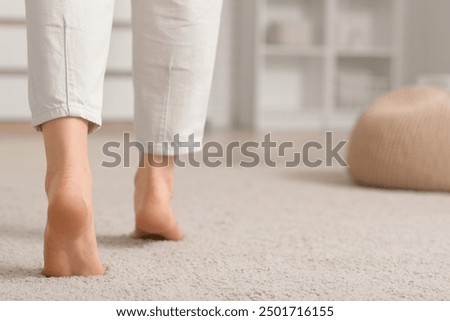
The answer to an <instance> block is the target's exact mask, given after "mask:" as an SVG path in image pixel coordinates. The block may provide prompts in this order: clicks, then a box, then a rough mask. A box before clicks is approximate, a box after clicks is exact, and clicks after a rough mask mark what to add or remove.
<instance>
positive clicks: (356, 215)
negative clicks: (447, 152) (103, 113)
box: [0, 131, 450, 300]
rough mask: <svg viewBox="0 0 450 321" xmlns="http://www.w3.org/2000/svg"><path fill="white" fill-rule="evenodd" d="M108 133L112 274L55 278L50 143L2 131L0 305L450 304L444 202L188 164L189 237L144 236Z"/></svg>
mask: <svg viewBox="0 0 450 321" xmlns="http://www.w3.org/2000/svg"><path fill="white" fill-rule="evenodd" d="M310 136H311V135H310ZM312 136H314V135H312ZM302 137H303V136H302ZM304 137H306V136H304ZM111 138H116V139H117V138H118V135H117V134H114V132H111V131H110V132H108V131H106V132H101V133H99V134H95V135H94V136H93V137H92V140H91V156H92V166H93V172H94V175H95V179H96V180H95V209H96V223H97V234H98V241H99V247H100V253H101V257H102V259H103V261H104V263H105V264H106V265H107V266H108V268H109V272H108V274H107V275H106V276H104V277H97V278H65V279H48V278H44V277H42V276H40V274H39V272H40V267H41V265H42V233H43V227H44V224H45V195H44V193H43V189H42V187H43V169H44V159H43V156H44V155H43V151H42V143H41V141H40V137H39V135H38V134H11V133H7V132H5V131H2V132H0V152H1V156H0V157H1V158H0V214H1V222H0V255H1V256H0V300H85V299H89V300H405V299H408V300H450V255H449V253H450V233H449V231H450V228H449V227H450V213H449V211H450V197H449V195H447V194H440V193H418V192H412V191H388V190H377V189H367V188H361V187H356V186H354V185H352V184H351V182H350V181H349V179H348V177H347V175H346V172H345V170H343V169H339V168H334V169H315V170H310V169H305V168H303V167H301V168H297V169H289V170H288V169H283V168H279V169H270V168H265V167H259V168H255V169H239V168H237V167H235V168H232V169H227V168H219V169H206V168H201V169H193V168H188V169H178V171H177V194H176V198H175V201H174V202H175V204H174V205H175V209H176V212H177V213H178V217H179V221H180V223H181V225H182V227H183V229H184V231H185V232H186V235H187V236H186V239H185V240H184V241H183V242H181V243H173V242H156V241H136V240H132V239H130V238H128V237H127V233H128V232H130V231H131V230H132V227H133V211H132V183H131V182H132V177H133V174H134V170H132V169H123V168H118V169H104V168H101V167H100V166H99V164H100V162H101V160H103V159H104V158H103V157H102V155H101V149H100V147H101V145H102V142H104V141H106V140H108V139H111ZM299 139H300V138H297V140H299ZM302 139H304V138H302ZM300 140H301V139H300Z"/></svg>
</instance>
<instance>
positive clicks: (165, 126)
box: [160, 56, 173, 142]
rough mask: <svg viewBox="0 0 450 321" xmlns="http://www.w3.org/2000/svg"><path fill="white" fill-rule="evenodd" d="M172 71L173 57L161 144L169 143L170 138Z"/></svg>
mask: <svg viewBox="0 0 450 321" xmlns="http://www.w3.org/2000/svg"><path fill="white" fill-rule="evenodd" d="M172 69H173V56H172V57H171V58H170V63H169V81H168V82H169V83H168V88H167V97H166V103H165V111H164V118H163V124H164V125H163V131H164V132H163V134H162V138H163V139H162V140H160V142H163V141H166V142H167V141H169V138H168V137H167V123H168V119H169V114H170V97H171V95H172Z"/></svg>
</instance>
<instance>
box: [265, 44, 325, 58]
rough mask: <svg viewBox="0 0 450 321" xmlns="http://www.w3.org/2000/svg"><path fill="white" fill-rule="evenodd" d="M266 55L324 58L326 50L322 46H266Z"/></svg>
mask: <svg viewBox="0 0 450 321" xmlns="http://www.w3.org/2000/svg"><path fill="white" fill-rule="evenodd" d="M264 53H265V54H266V55H268V56H300V57H322V56H324V55H325V48H324V47H321V46H295V45H272V44H270V45H266V46H265V48H264Z"/></svg>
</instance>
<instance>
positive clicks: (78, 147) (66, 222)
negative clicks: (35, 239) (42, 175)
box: [42, 118, 105, 276]
mask: <svg viewBox="0 0 450 321" xmlns="http://www.w3.org/2000/svg"><path fill="white" fill-rule="evenodd" d="M43 133H44V141H45V149H46V155H47V177H46V184H45V188H46V192H47V196H48V213H47V215H48V217H47V226H46V229H45V235H44V269H43V271H42V273H43V274H44V275H46V276H75V275H77V276H88V275H102V274H104V273H105V268H104V267H103V265H102V264H101V262H100V259H99V257H98V254H97V241H96V238H95V228H94V221H93V212H92V178H91V174H90V169H89V162H88V159H87V123H86V122H85V121H83V120H81V119H78V118H61V119H57V120H53V121H50V122H48V123H46V124H44V126H43Z"/></svg>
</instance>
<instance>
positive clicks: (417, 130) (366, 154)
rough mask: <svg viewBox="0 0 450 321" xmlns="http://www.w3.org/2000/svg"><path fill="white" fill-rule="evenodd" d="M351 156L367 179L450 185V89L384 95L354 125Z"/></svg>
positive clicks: (422, 186) (408, 185)
mask: <svg viewBox="0 0 450 321" xmlns="http://www.w3.org/2000/svg"><path fill="white" fill-rule="evenodd" d="M347 161H348V165H349V171H350V174H351V176H352V177H353V179H354V180H355V181H356V182H358V183H360V184H363V185H369V186H378V187H385V188H402V189H415V190H435V191H450V92H447V91H444V90H440V89H434V88H409V89H402V90H399V91H395V92H392V93H390V94H388V95H386V96H384V97H382V98H380V99H379V100H378V101H376V102H375V103H374V104H373V105H372V106H371V107H370V108H369V109H368V110H367V111H366V112H365V113H364V114H363V115H362V117H361V118H360V120H359V121H358V123H357V125H356V127H355V129H354V130H353V133H352V135H351V138H350V142H349V150H348V158H347Z"/></svg>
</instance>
